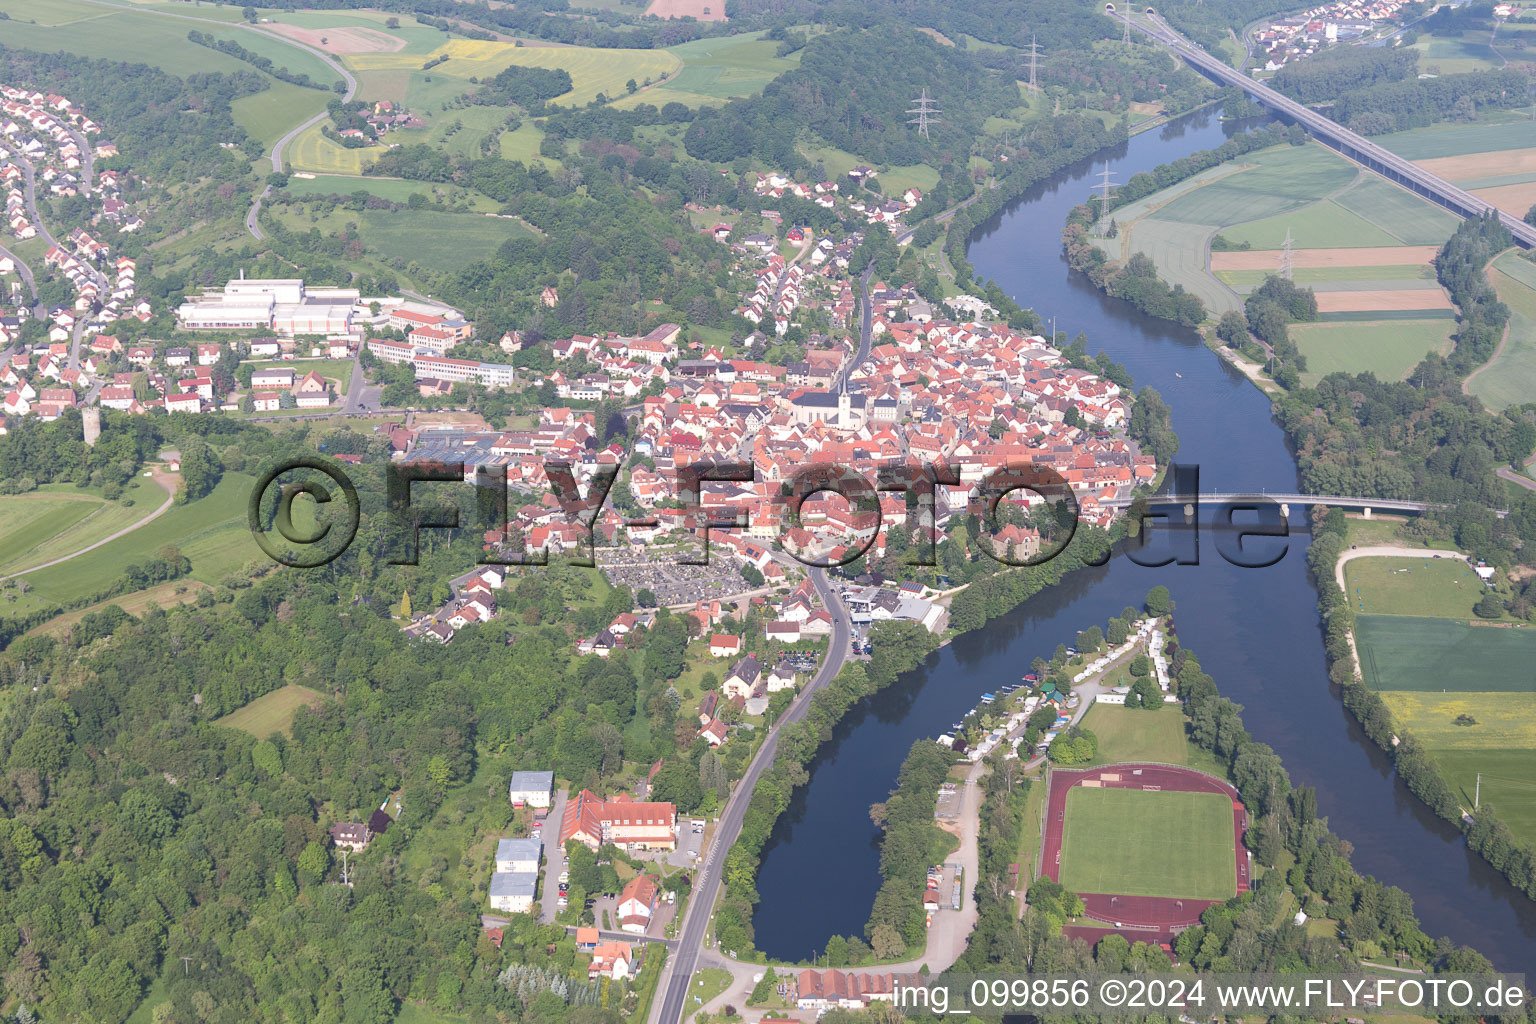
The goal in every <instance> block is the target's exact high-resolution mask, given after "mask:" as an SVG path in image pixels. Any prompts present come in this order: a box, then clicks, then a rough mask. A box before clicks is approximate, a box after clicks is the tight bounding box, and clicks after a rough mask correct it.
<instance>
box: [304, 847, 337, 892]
mask: <svg viewBox="0 0 1536 1024" xmlns="http://www.w3.org/2000/svg"><path fill="white" fill-rule="evenodd" d="M330 867H331V852H330V850H328V849H326V848H325V847H324V846H322V845H321V844H320V843H310V844H309V845H307V846H305V847H304V852H303V853H301V854H299V864H298V869H299V884H300V885H302V886H306V887H308V886H311V885H317V884H318V883H320V882H321V881H322V880H324V878H325V873H326V872H327V871H329V870H330Z"/></svg>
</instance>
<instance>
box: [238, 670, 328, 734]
mask: <svg viewBox="0 0 1536 1024" xmlns="http://www.w3.org/2000/svg"><path fill="white" fill-rule="evenodd" d="M324 700H325V697H324V696H323V695H321V694H319V693H316V692H315V691H314V690H311V689H309V688H308V687H304V686H295V685H293V684H291V683H290V684H289V685H287V686H284V687H283V688H282V689H279V690H273V691H272V692H271V693H268V694H264V695H263V696H260V697H257V698H256V699H255V700H253V701H251V702H250V703H249V704H247V705H246V706H245V707H243V708H239V709H238V710H235V711H231V712H230V713H229V714H227V715H225V716H224V717H222V718H216V719H214V720H213V724H214V725H222V726H224V727H225V728H227V729H239V730H240V731H241V732H245V733H250V734H251V735H252V736H254V737H256V738H257V739H258V740H264V739H266V738H267V737H268V736H271V735H272V734H273V733H275V732H277V733H282V734H283V735H284V736H286V735H288V732H289V730H290V729H291V728H292V727H293V716H294V714H295V713H296V712H297V711H298V710H299V708H302V707H306V706H307V707H316V706H318V705H319V704H320V703H321V702H323V701H324Z"/></svg>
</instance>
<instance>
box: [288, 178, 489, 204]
mask: <svg viewBox="0 0 1536 1024" xmlns="http://www.w3.org/2000/svg"><path fill="white" fill-rule="evenodd" d="M286 187H287V189H288V191H289V192H291V193H293V194H294V195H296V196H331V195H343V196H350V195H351V194H352V193H354V192H367V193H368V194H369V195H373V196H378V197H379V198H380V199H388V200H389V201H390V202H393V203H404V202H407V201H408V200H409V199H410V198H411V195H412V194H413V193H420V194H421V195H424V196H426V197H427V198H428V199H430V200H434V201H438V200H441V201H442V202H446V203H458V202H460V201H467V202H468V203H469V205H470V209H472V210H474V211H475V212H477V213H491V212H494V211H495V210H498V209H500V208H501V204H500V203H498V202H496V201H495V200H494V199H491V198H490V197H489V196H486V195H482V194H481V193H479V192H476V191H475V190H474V189H468V188H462V187H460V186H458V185H445V184H442V183H440V182H431V181H407V180H406V179H404V178H375V177H373V176H371V175H361V174H357V175H354V174H317V175H315V176H314V177H312V178H298V177H290V178H289V179H288V184H287V186H286Z"/></svg>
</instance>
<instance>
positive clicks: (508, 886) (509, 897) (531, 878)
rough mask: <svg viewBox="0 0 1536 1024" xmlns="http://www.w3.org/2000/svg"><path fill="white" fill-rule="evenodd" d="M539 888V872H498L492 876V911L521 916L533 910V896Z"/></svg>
mask: <svg viewBox="0 0 1536 1024" xmlns="http://www.w3.org/2000/svg"><path fill="white" fill-rule="evenodd" d="M538 887H539V876H538V873H537V872H511V871H498V872H496V873H495V874H493V875H491V893H490V903H491V909H492V910H504V911H507V912H508V913H511V914H521V913H524V912H525V911H528V910H531V909H533V895H534V892H535V891H537V889H538Z"/></svg>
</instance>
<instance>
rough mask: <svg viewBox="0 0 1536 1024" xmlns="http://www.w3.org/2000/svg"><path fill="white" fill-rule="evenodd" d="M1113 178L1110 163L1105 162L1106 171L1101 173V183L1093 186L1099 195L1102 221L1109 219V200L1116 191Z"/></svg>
mask: <svg viewBox="0 0 1536 1024" xmlns="http://www.w3.org/2000/svg"><path fill="white" fill-rule="evenodd" d="M1111 176H1112V175H1111V174H1110V170H1109V162H1108V161H1105V163H1104V170H1102V171H1100V172H1099V183H1098V184H1097V185H1095V186H1093V189H1094V191H1095V192H1097V193H1098V194H1099V219H1100V220H1106V219H1108V217H1109V200H1110V198H1111V194H1112V193H1113V192H1114V190H1115V183H1114V182H1113V181H1110V180H1109V179H1110V177H1111Z"/></svg>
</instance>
